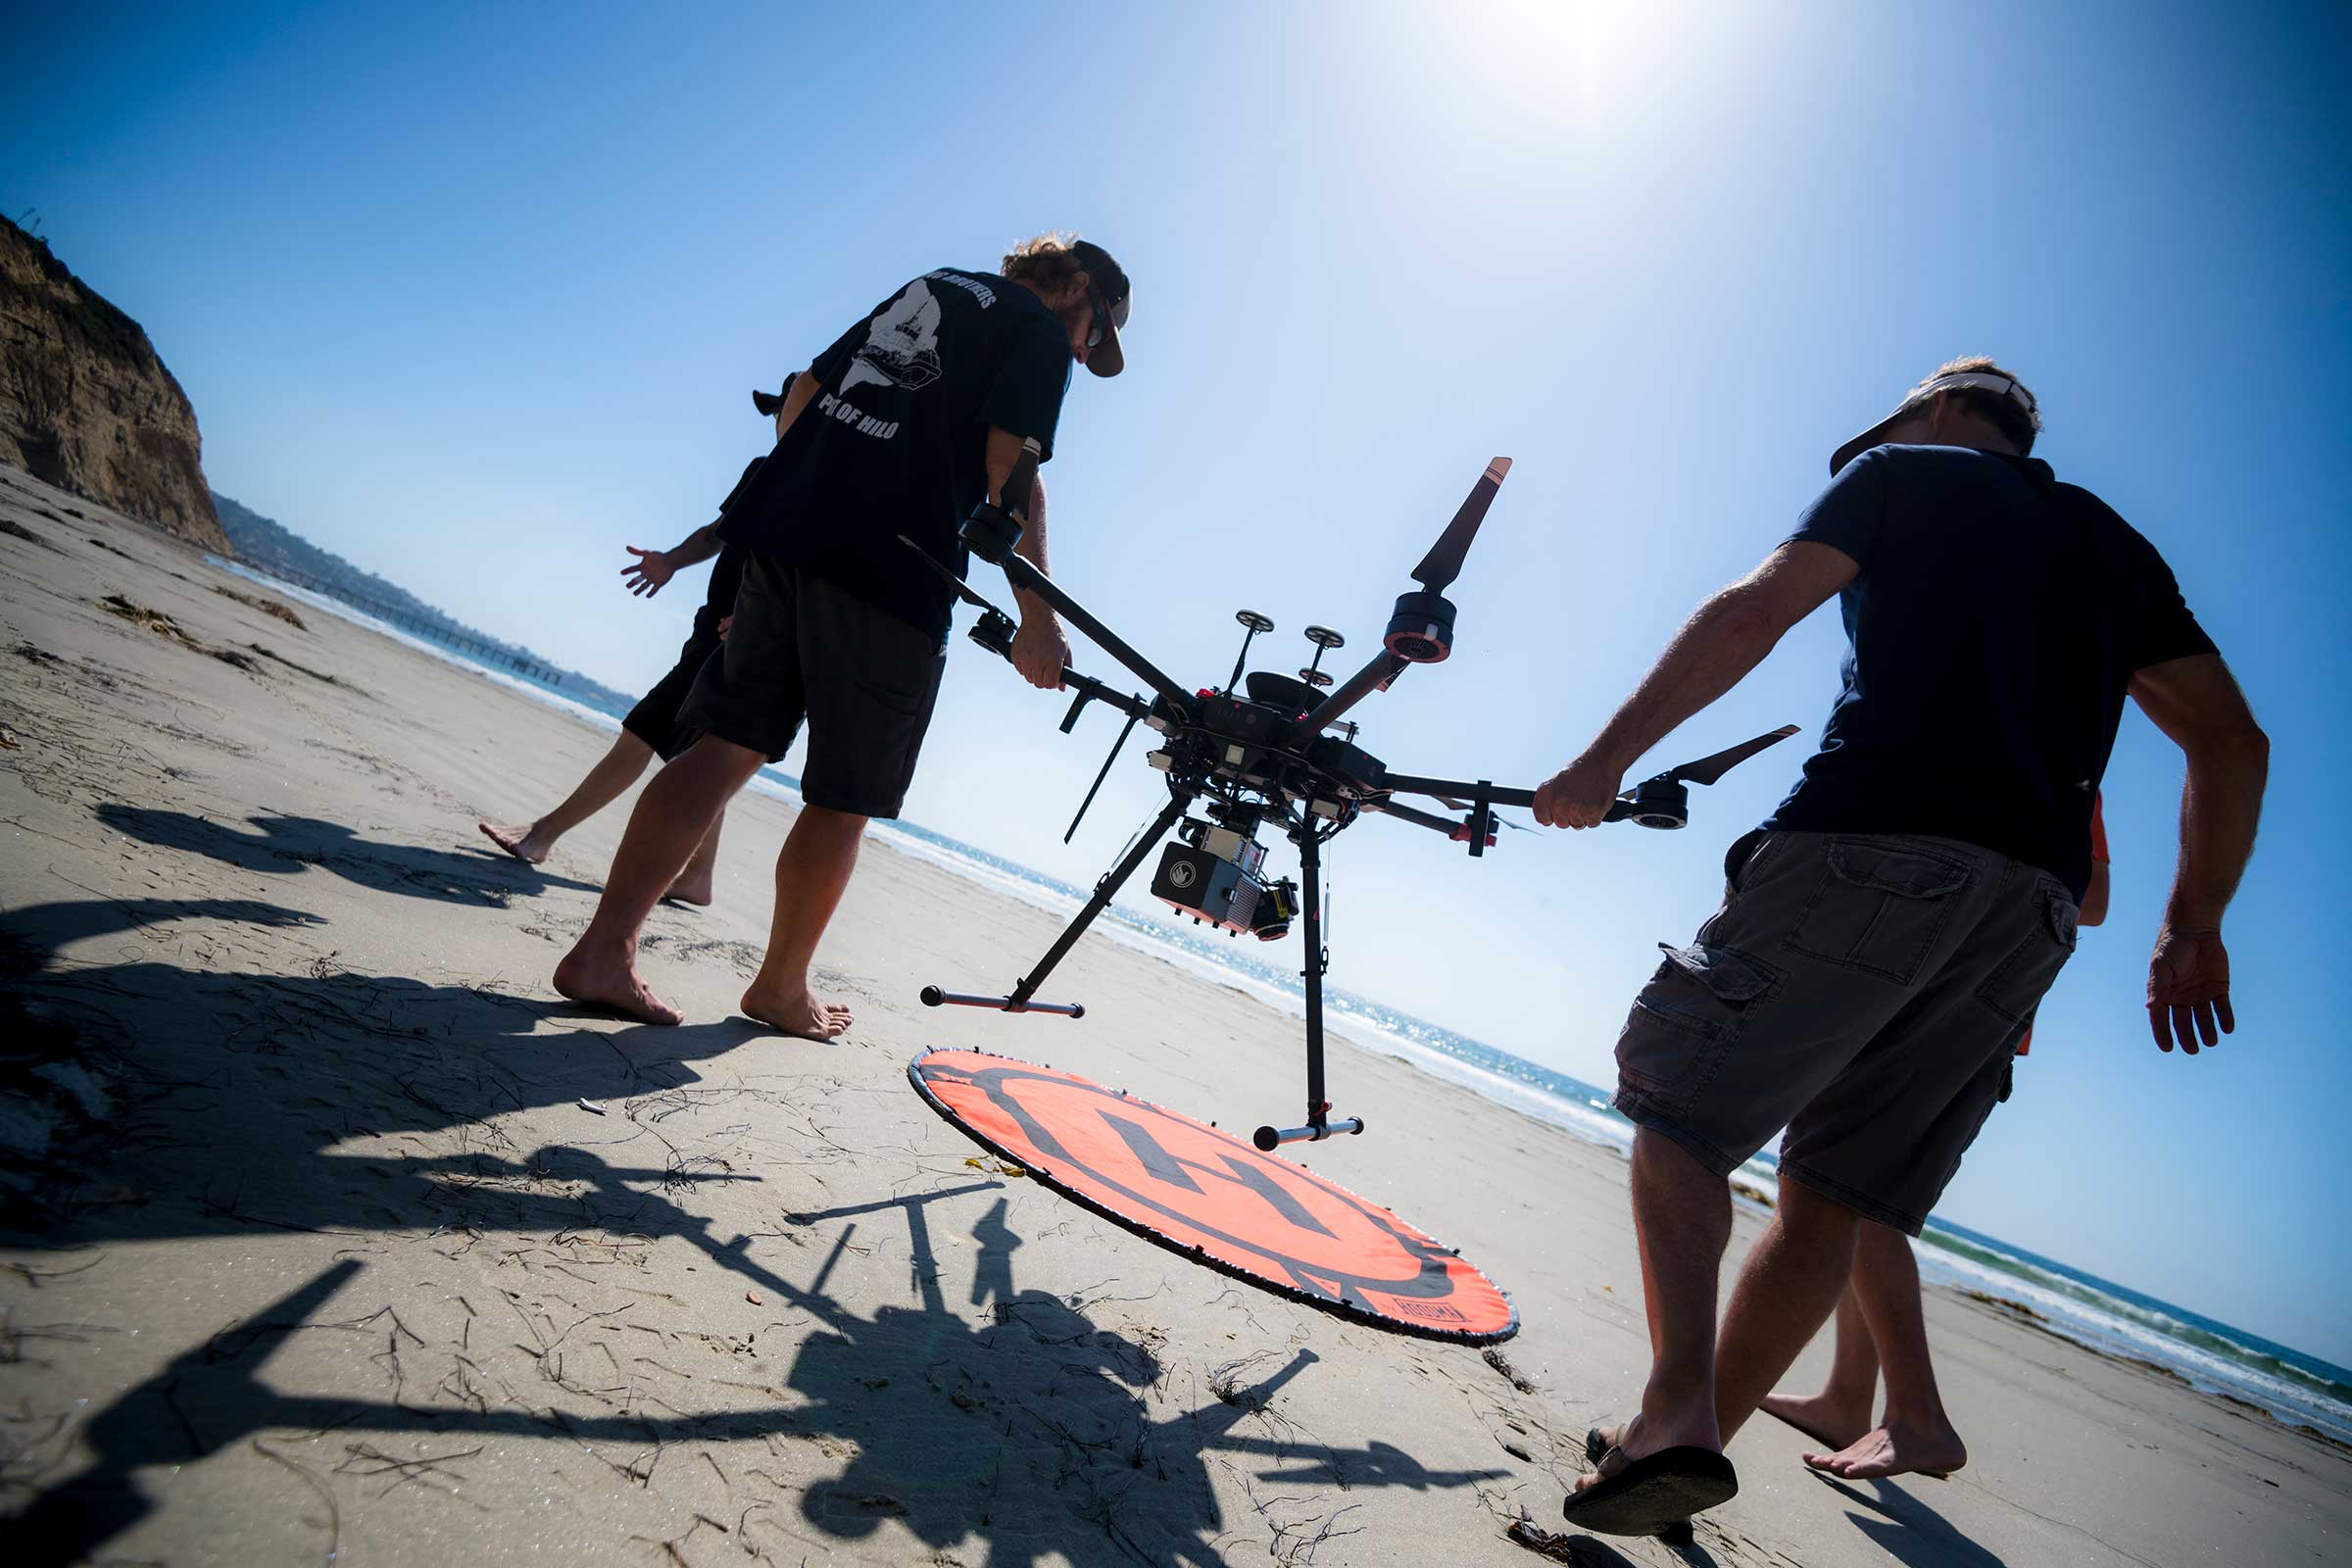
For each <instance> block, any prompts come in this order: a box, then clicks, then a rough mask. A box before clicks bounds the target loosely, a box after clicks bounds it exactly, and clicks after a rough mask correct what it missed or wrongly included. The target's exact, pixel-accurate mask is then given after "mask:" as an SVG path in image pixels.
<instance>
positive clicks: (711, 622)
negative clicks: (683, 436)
mask: <svg viewBox="0 0 2352 1568" xmlns="http://www.w3.org/2000/svg"><path fill="white" fill-rule="evenodd" d="M766 461H767V459H766V458H765V457H757V458H754V459H753V460H752V461H751V462H749V463H747V464H745V465H744V466H743V477H742V478H740V479H738V480H736V481H735V488H734V489H732V490H730V491H728V492H727V499H726V500H724V501H721V502H720V503H719V504H718V515H719V517H720V518H721V519H722V521H723V519H724V518H725V517H726V515H727V514H728V513H730V512H733V511H734V510H735V507H736V504H737V503H738V502H740V501H742V500H743V498H744V495H745V493H746V492H747V491H749V490H750V489H751V487H752V475H753V474H755V473H758V472H759V471H760V465H761V464H763V463H765V462H766ZM720 532H721V533H722V534H723V533H724V532H725V529H724V528H723V527H722V528H721V529H720ZM742 586H743V552H742V551H740V550H738V549H736V548H735V547H734V546H733V545H721V546H720V548H719V552H718V559H717V560H716V561H713V562H712V563H711V586H710V587H709V588H708V589H706V590H705V591H704V594H703V608H702V609H700V610H698V611H696V612H695V613H694V635H695V639H696V640H697V641H698V642H700V641H709V640H711V639H712V638H715V637H717V635H718V623H719V622H720V621H722V620H724V619H726V618H727V617H728V616H729V615H732V614H733V613H735V594H736V591H737V590H738V589H740V588H742Z"/></svg>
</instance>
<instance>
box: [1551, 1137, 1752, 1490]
mask: <svg viewBox="0 0 2352 1568" xmlns="http://www.w3.org/2000/svg"><path fill="white" fill-rule="evenodd" d="M1634 1233H1635V1237H1636V1239H1637V1240H1638V1241H1639V1242H1640V1244H1641V1248H1642V1305H1643V1306H1644V1307H1645V1308H1646V1309H1647V1310H1648V1313H1649V1348H1650V1368H1649V1383H1648V1385H1647V1387H1645V1388H1644V1389H1643V1390H1642V1413H1641V1414H1640V1415H1637V1416H1636V1417H1634V1419H1633V1420H1632V1421H1630V1422H1629V1423H1627V1424H1626V1425H1625V1426H1624V1427H1622V1428H1621V1429H1619V1430H1618V1431H1617V1432H1616V1433H1615V1434H1614V1435H1613V1436H1611V1437H1610V1440H1609V1441H1610V1443H1611V1445H1612V1446H1617V1447H1622V1448H1623V1449H1624V1450H1625V1456H1626V1457H1627V1458H1628V1459H1639V1458H1642V1456H1643V1455H1645V1454H1651V1453H1656V1452H1658V1451H1659V1450H1661V1449H1664V1448H1675V1447H1682V1446H1691V1447H1698V1448H1713V1449H1718V1450H1720V1449H1721V1448H1722V1447H1723V1443H1722V1440H1721V1439H1720V1438H1719V1437H1718V1436H1717V1433H1716V1424H1715V1286H1716V1280H1717V1271H1718V1270H1719V1269H1720V1268H1721V1267H1722V1266H1723V1249H1724V1246H1725V1244H1727V1243H1728V1242H1730V1240H1731V1239H1732V1189H1731V1184H1730V1183H1729V1182H1727V1181H1725V1180H1724V1179H1723V1178H1722V1177H1720V1176H1718V1175H1716V1174H1715V1173H1714V1172H1713V1171H1710V1170H1708V1169H1707V1168H1706V1167H1705V1166H1704V1165H1701V1164H1700V1163H1699V1162H1698V1161H1697V1160H1696V1159H1694V1158H1692V1157H1691V1154H1690V1153H1689V1152H1687V1151H1686V1150H1684V1148H1683V1147H1682V1146H1681V1145H1680V1144H1677V1143H1676V1142H1675V1141H1674V1140H1673V1139H1671V1138H1668V1137H1667V1136H1666V1135H1665V1134H1663V1133H1659V1132H1654V1131H1652V1130H1651V1129H1649V1128H1647V1127H1644V1128H1642V1129H1641V1130H1640V1131H1639V1132H1637V1133H1635V1134H1634ZM1599 1480H1600V1477H1599V1476H1598V1475H1597V1474H1594V1475H1590V1476H1587V1477H1585V1478H1584V1479H1583V1480H1582V1481H1579V1482H1578V1483H1577V1491H1579V1492H1582V1491H1584V1490H1585V1489H1586V1488H1588V1487H1590V1486H1593V1485H1595V1484H1597V1483H1598V1482H1599Z"/></svg>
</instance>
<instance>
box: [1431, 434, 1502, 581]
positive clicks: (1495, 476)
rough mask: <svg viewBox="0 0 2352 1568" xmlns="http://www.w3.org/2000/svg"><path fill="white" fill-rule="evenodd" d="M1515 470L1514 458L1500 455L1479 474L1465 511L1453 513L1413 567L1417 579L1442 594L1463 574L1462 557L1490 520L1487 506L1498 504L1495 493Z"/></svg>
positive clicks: (1465, 502) (1463, 504)
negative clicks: (1512, 470)
mask: <svg viewBox="0 0 2352 1568" xmlns="http://www.w3.org/2000/svg"><path fill="white" fill-rule="evenodd" d="M1510 471H1511V460H1510V459H1508V458H1496V459H1495V461H1494V462H1493V463H1490V464H1488V465H1487V471H1486V472H1484V473H1482V474H1480V475H1479V476H1478V483H1477V484H1475V485H1472V486H1471V487H1470V499H1468V500H1467V501H1464V502H1463V503H1462V510H1461V511H1459V512H1457V513H1455V514H1454V515H1453V520H1452V521H1451V522H1449V523H1447V524H1446V531H1445V532H1444V533H1442V534H1440V535H1439V536H1438V542H1437V543H1436V544H1434V545H1432V546H1430V550H1429V554H1428V555H1426V556H1423V557H1422V558H1421V564H1419V565H1418V566H1415V567H1414V568H1413V580H1414V581H1415V582H1417V583H1419V584H1420V585H1421V586H1422V587H1424V588H1426V589H1428V590H1429V591H1430V592H1431V593H1433V594H1442V593H1444V592H1445V591H1446V587H1447V586H1448V585H1449V584H1450V583H1452V581H1453V579H1454V578H1456V577H1458V576H1460V575H1461V573H1462V558H1463V557H1465V556H1467V555H1469V554H1470V541H1471V540H1473V539H1475V538H1477V537H1478V525H1479V524H1480V523H1482V522H1484V521H1486V520H1487V508H1489V507H1491V506H1493V505H1494V504H1495V491H1497V490H1499V489H1501V488H1502V479H1503V475H1505V474H1507V473H1509V472H1510Z"/></svg>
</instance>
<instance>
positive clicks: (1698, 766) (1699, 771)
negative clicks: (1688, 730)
mask: <svg viewBox="0 0 2352 1568" xmlns="http://www.w3.org/2000/svg"><path fill="white" fill-rule="evenodd" d="M1795 733H1796V726H1795V725H1794V724H1783V725H1782V726H1781V727H1780V728H1779V729H1776V730H1773V731H1771V732H1770V733H1768V734H1763V735H1759V736H1757V737H1756V738H1755V739H1754V740H1752V741H1741V742H1740V744H1739V745H1737V746H1727V747H1725V748H1724V749H1723V750H1722V751H1720V752H1717V753H1716V754H1715V755H1714V756H1712V757H1702V758H1700V759H1699V760H1697V761H1695V762H1685V763H1683V764H1682V766H1680V767H1674V768H1669V769H1667V770H1666V771H1665V772H1663V773H1660V774H1658V775H1657V776H1658V778H1660V779H1664V780H1667V781H1669V782H1672V783H1680V784H1712V783H1714V782H1715V781H1716V780H1717V779H1719V778H1721V777H1723V775H1724V774H1726V773H1728V772H1730V771H1731V770H1732V769H1733V768H1735V767H1738V766H1739V765H1740V763H1741V762H1744V761H1746V760H1748V759H1749V758H1751V757H1753V756H1755V755H1756V754H1757V753H1758V752H1760V751H1763V750H1764V749H1765V748H1766V747H1768V746H1778V745H1780V743H1781V742H1783V741H1785V740H1787V739H1788V738H1789V736H1791V735H1793V734H1795Z"/></svg>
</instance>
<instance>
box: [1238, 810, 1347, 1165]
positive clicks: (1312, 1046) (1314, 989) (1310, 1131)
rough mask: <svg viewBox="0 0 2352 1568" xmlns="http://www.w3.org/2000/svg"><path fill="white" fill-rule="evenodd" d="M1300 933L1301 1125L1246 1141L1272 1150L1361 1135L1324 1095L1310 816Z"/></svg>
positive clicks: (1319, 939)
mask: <svg viewBox="0 0 2352 1568" xmlns="http://www.w3.org/2000/svg"><path fill="white" fill-rule="evenodd" d="M1299 883H1300V887H1299V928H1300V932H1299V934H1300V936H1301V937H1302V939H1303V940H1304V941H1305V943H1306V967H1305V969H1304V970H1303V971H1301V974H1300V978H1302V979H1304V980H1305V982H1306V1125H1305V1126H1303V1127H1260V1128H1259V1129H1258V1130H1257V1131H1256V1132H1255V1133H1252V1134H1251V1135H1250V1142H1251V1143H1253V1144H1255V1145H1256V1146H1257V1147H1258V1148H1259V1149H1261V1150H1263V1151H1266V1152H1269V1153H1270V1152H1273V1151H1274V1150H1277V1149H1280V1148H1281V1147H1282V1146H1283V1145H1284V1144H1319V1143H1321V1142H1322V1141H1323V1140H1324V1139H1326V1138H1336V1137H1337V1136H1339V1135H1340V1134H1341V1133H1360V1132H1362V1131H1363V1130H1364V1118H1363V1117H1361V1116H1349V1117H1348V1119H1347V1120H1345V1121H1334V1120H1332V1119H1331V1102H1330V1101H1328V1100H1326V1099H1324V1098H1323V971H1324V970H1325V969H1327V968H1329V967H1330V966H1331V950H1330V949H1329V948H1327V947H1325V946H1324V945H1323V852H1322V847H1321V844H1320V842H1319V841H1318V840H1317V839H1316V838H1315V834H1314V823H1313V819H1312V818H1311V817H1310V818H1309V819H1308V822H1307V824H1306V829H1305V831H1303V832H1301V833H1300V834H1299Z"/></svg>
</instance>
